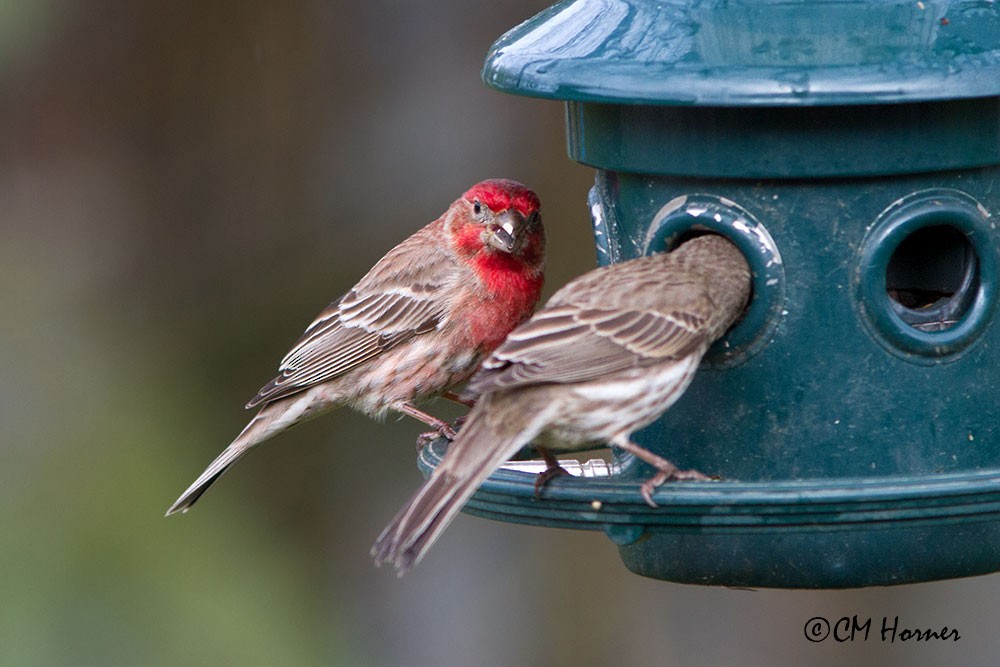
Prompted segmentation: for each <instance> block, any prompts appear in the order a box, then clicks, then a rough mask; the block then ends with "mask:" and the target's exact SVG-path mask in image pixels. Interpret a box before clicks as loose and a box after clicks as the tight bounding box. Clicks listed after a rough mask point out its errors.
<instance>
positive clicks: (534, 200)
mask: <svg viewBox="0 0 1000 667" xmlns="http://www.w3.org/2000/svg"><path fill="white" fill-rule="evenodd" d="M538 209H539V202H538V197H537V196H536V195H535V193H534V192H532V191H531V190H529V189H528V188H527V187H525V186H524V185H522V184H520V183H518V182H516V181H510V180H502V179H494V180H487V181H483V182H481V183H478V184H476V185H474V186H472V188H470V189H469V190H468V191H467V192H466V193H465V194H463V195H462V196H461V197H459V198H458V199H457V200H456V201H455V202H454V203H453V204H452V205H451V206H450V207H449V208H448V210H447V211H445V213H444V215H442V216H441V217H440V218H438V219H437V220H435V221H434V222H432V223H430V224H429V225H427V226H426V227H424V228H423V229H421V230H419V231H418V232H417V233H415V234H414V235H413V236H411V237H410V238H408V239H406V240H405V241H403V242H402V243H400V244H399V245H397V246H396V247H395V248H393V249H392V250H390V251H389V252H388V253H387V254H386V255H385V256H384V257H383V258H382V259H380V260H379V261H378V263H377V264H375V266H374V267H372V269H371V270H370V271H369V272H368V274H367V275H365V277H364V278H362V279H361V280H360V281H359V282H358V284H356V285H355V286H354V287H353V288H352V289H351V290H350V291H349V292H348V293H347V294H345V295H344V296H343V297H341V298H339V299H337V300H336V301H334V302H333V303H331V304H330V305H329V306H328V307H327V308H326V309H325V310H324V311H323V312H321V313H320V314H319V316H318V317H317V318H316V320H315V321H314V322H313V323H312V324H310V325H309V327H308V328H307V329H306V331H305V333H304V334H303V335H302V337H301V338H300V339H299V341H298V342H297V343H296V344H295V346H294V347H293V348H292V349H291V351H290V352H289V353H288V354H287V355H285V358H284V359H282V361H281V365H280V367H279V373H278V376H277V377H275V378H274V379H273V380H271V381H270V382H268V383H267V384H266V385H264V387H263V388H262V389H261V390H260V391H259V392H258V393H257V395H256V396H255V397H254V398H253V399H252V400H251V401H250V402H249V403H247V408H248V409H249V408H260V411H259V412H258V413H257V415H256V416H255V417H254V418H253V419H252V420H251V421H250V423H249V424H247V426H246V428H244V429H243V432H242V433H240V434H239V436H237V438H236V439H235V440H234V441H233V442H232V444H230V445H229V446H228V447H227V448H226V449H225V450H224V451H223V452H222V453H221V454H220V455H219V456H218V458H216V459H215V461H213V462H212V464H211V465H209V466H208V468H207V469H206V470H205V472H203V473H202V474H201V476H200V477H199V478H198V479H196V480H195V481H194V483H193V484H192V485H191V486H190V487H189V488H188V489H187V491H185V492H184V493H183V494H181V496H180V498H178V499H177V501H176V502H175V503H174V504H173V505H172V506H171V507H170V509H169V510H167V515H168V516H169V515H171V514H173V513H175V512H178V511H187V510H188V509H189V508H190V507H191V505H193V504H194V502H195V501H196V500H198V498H199V497H200V496H201V495H202V494H203V493H204V492H205V490H206V489H207V488H208V487H209V486H211V484H212V483H213V482H214V481H215V480H216V479H218V478H219V476H220V475H222V474H223V473H225V472H226V470H228V469H229V467H230V466H232V465H233V464H234V463H236V461H238V460H239V459H240V458H242V457H243V456H244V455H245V454H246V453H247V452H248V451H249V450H250V449H251V448H252V447H254V446H255V445H258V444H260V443H261V442H264V441H265V440H267V439H269V438H272V437H274V436H275V435H277V434H278V433H281V432H282V431H284V430H286V429H288V428H290V427H292V426H295V425H297V424H300V423H302V422H304V421H306V420H308V419H312V418H314V417H317V416H319V415H321V414H323V413H325V412H328V411H330V410H332V409H334V408H337V407H340V406H345V405H346V406H349V407H351V408H354V409H356V410H359V411H361V412H363V413H365V414H367V415H370V416H373V417H376V418H380V417H383V416H385V415H386V413H387V412H388V411H390V410H394V411H396V412H399V413H402V414H406V415H410V416H411V417H415V418H416V419H419V420H421V421H423V422H424V423H426V424H428V425H430V426H431V427H432V428H433V429H434V430H435V431H436V432H437V433H439V434H441V435H442V436H445V437H449V438H450V437H454V435H455V434H454V431H452V429H451V427H449V426H448V424H447V423H445V422H444V421H441V420H439V419H437V418H435V417H433V416H431V415H429V414H427V413H425V412H423V411H421V410H419V409H418V408H417V407H416V406H415V403H416V402H417V401H421V400H424V399H428V398H433V397H435V396H438V395H441V394H445V393H446V392H449V391H450V390H451V389H452V388H454V387H455V386H456V385H459V384H461V383H462V382H464V381H465V380H467V379H468V378H469V376H471V375H472V374H473V373H474V372H475V370H476V369H477V368H478V366H479V364H480V363H481V362H482V361H483V359H484V358H485V357H486V356H487V355H488V354H489V353H490V352H492V351H493V349H494V348H496V346H497V345H499V344H500V342H501V341H503V339H504V338H505V337H506V335H507V334H508V333H509V332H510V331H511V329H513V328H514V327H515V326H517V325H518V324H520V323H521V322H523V321H524V320H526V319H527V318H528V317H529V316H530V315H531V312H532V311H533V310H534V307H535V304H536V303H537V302H538V297H539V294H540V292H541V289H542V282H543V271H544V258H545V232H544V229H543V227H542V220H541V217H540V216H539V212H538Z"/></svg>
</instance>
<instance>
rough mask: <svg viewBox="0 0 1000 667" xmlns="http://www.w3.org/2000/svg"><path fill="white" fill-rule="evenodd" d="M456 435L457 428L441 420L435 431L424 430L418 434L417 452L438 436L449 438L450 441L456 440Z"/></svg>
mask: <svg viewBox="0 0 1000 667" xmlns="http://www.w3.org/2000/svg"><path fill="white" fill-rule="evenodd" d="M456 435H457V434H456V433H455V430H454V429H453V428H452V427H451V426H448V424H446V423H444V422H441V423H440V424H438V425H436V426H435V428H434V430H433V431H424V432H423V433H421V434H420V435H418V436H417V452H420V451H421V450H422V449H423V448H424V447H426V446H427V445H429V444H431V443H432V442H434V441H435V440H437V439H438V438H447V439H448V440H449V441H450V440H454V439H455V436H456Z"/></svg>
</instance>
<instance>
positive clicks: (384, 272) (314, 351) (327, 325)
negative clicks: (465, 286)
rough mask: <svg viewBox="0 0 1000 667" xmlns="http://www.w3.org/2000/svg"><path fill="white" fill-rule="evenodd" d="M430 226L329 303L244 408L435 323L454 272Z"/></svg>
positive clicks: (331, 373) (345, 367)
mask: <svg viewBox="0 0 1000 667" xmlns="http://www.w3.org/2000/svg"><path fill="white" fill-rule="evenodd" d="M432 224H434V223H432ZM427 229H428V228H427V227H425V228H424V229H422V230H420V231H419V232H417V233H416V234H414V235H413V236H411V237H410V238H409V239H407V240H406V241H404V242H403V243H401V244H400V245H398V246H396V248H394V249H393V250H392V251H390V252H389V253H388V254H386V256H385V257H383V258H382V259H381V260H379V262H378V263H377V264H376V265H375V266H374V267H372V269H371V271H369V272H368V274H367V275H365V277H364V278H362V279H361V281H359V282H358V284H357V285H356V286H355V287H354V289H353V290H351V291H350V292H348V293H347V294H346V295H344V296H343V297H342V298H341V299H338V300H337V301H334V302H333V303H331V304H330V305H329V306H327V308H326V309H325V310H323V312H321V313H320V314H319V316H318V317H317V318H316V320H315V321H313V323H312V324H310V325H309V327H308V328H307V329H306V331H305V333H304V334H303V335H302V337H301V338H300V339H299V340H298V342H296V344H295V345H294V346H293V347H292V349H291V350H290V351H289V352H288V354H286V355H285V358H284V359H282V360H281V364H280V365H279V368H278V370H279V374H278V375H277V376H276V377H275V378H274V379H272V380H271V381H270V382H268V383H267V384H266V385H264V387H262V388H261V390H260V391H259V392H258V393H257V395H256V396H255V397H254V398H253V399H252V400H251V401H250V402H249V403H247V407H248V408H252V407H256V406H258V405H260V404H262V403H266V402H268V401H273V400H276V399H279V398H284V397H286V396H289V395H291V394H294V393H296V392H298V391H302V390H303V389H305V388H307V387H311V386H314V385H316V384H319V383H321V382H326V381H328V380H331V379H333V378H335V377H337V376H339V375H342V374H344V373H346V372H348V371H350V370H352V369H354V368H357V367H358V366H359V365H361V364H363V363H365V362H366V361H369V360H371V359H373V358H374V357H377V356H378V355H379V354H382V353H383V352H385V351H387V350H390V349H392V348H393V347H395V346H397V345H399V344H400V343H403V342H404V341H407V340H410V339H411V338H413V337H414V336H418V335H420V334H424V333H427V332H429V331H433V330H434V329H436V328H437V326H438V325H439V324H440V322H441V321H442V320H443V319H444V318H445V317H446V309H447V300H445V299H441V298H435V297H436V294H437V292H438V291H439V290H440V289H441V288H443V287H446V286H447V285H448V284H449V282H450V281H452V280H453V278H452V273H451V270H450V262H448V261H447V258H445V257H442V256H441V255H442V254H443V252H444V251H442V250H440V249H439V248H438V247H437V246H436V245H428V243H429V241H428V239H427V238H426V235H427Z"/></svg>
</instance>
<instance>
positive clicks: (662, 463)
mask: <svg viewBox="0 0 1000 667" xmlns="http://www.w3.org/2000/svg"><path fill="white" fill-rule="evenodd" d="M614 444H615V445H617V446H618V447H621V448H622V449H624V450H625V451H626V452H628V453H629V454H632V455H634V456H637V457H639V458H640V459H642V460H643V461H645V462H646V463H648V464H649V465H651V466H653V467H654V468H656V469H657V470H659V472H658V473H656V474H655V475H653V476H652V477H650V478H649V479H647V480H646V481H645V482H643V483H642V486H640V487H639V492H640V493H641V494H642V498H643V500H645V501H646V504H647V505H649V506H650V507H659V505H657V504H656V503H655V502H653V491H655V490H656V487H658V486H660V485H661V484H663V483H664V482H666V481H667V480H670V479H675V480H697V481H701V482H706V481H709V480H710V479H711V477H709V476H708V475H705V474H703V473H700V472H698V471H697V470H681V469H680V468H678V467H677V466H675V465H674V464H673V463H671V462H670V461H668V460H666V459H665V458H663V457H662V456H657V455H656V454H654V453H653V452H651V451H649V450H648V449H645V448H644V447H640V446H639V445H637V444H635V443H634V442H632V441H631V440H627V439H624V438H623V439H621V440H620V441H618V442H615V443H614Z"/></svg>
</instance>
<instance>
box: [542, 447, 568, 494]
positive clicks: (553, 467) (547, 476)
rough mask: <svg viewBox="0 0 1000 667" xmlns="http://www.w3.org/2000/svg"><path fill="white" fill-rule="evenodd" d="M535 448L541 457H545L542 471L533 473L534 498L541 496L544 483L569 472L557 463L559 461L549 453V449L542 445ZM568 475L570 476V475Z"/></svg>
mask: <svg viewBox="0 0 1000 667" xmlns="http://www.w3.org/2000/svg"><path fill="white" fill-rule="evenodd" d="M535 449H537V450H538V453H539V454H541V455H542V458H543V459H545V466H546V468H545V471H544V472H540V473H538V474H537V475H535V498H541V497H542V489H544V488H545V485H546V484H548V483H549V482H551V481H552V480H553V479H555V478H556V477H562V476H564V475H569V472H567V471H566V469H565V468H563V467H562V466H561V465H559V461H557V460H556V457H554V456H552V454H550V453H549V450H547V449H545V448H544V447H536V448H535ZM570 476H571V477H572V475H570Z"/></svg>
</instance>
